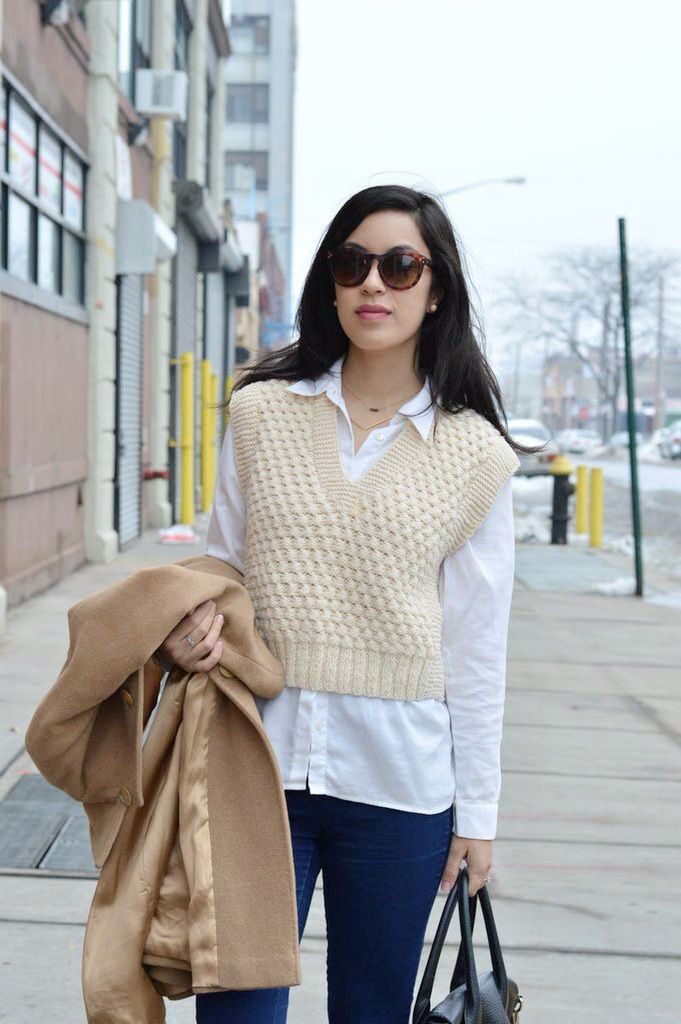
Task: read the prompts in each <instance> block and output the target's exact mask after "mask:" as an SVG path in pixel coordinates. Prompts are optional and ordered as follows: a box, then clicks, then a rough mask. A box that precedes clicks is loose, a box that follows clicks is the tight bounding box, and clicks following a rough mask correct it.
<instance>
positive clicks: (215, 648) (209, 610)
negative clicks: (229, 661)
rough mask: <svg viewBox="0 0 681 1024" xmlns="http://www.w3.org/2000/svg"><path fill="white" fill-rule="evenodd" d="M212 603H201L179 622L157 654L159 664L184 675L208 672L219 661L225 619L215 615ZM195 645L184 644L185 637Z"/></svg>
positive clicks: (214, 606)
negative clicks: (181, 671) (169, 666)
mask: <svg viewBox="0 0 681 1024" xmlns="http://www.w3.org/2000/svg"><path fill="white" fill-rule="evenodd" d="M215 608H216V605H215V601H204V603H203V604H200V605H198V606H197V607H196V608H194V610H193V611H191V612H190V613H189V615H185V617H184V618H183V619H180V621H179V622H178V624H177V625H176V626H175V629H173V630H172V632H170V633H169V634H168V636H167V637H166V638H165V640H164V641H163V643H162V644H161V646H160V647H159V648H158V649H157V650H156V652H155V653H156V655H157V656H158V659H159V661H160V662H161V663H162V664H165V665H172V666H173V667H175V666H178V667H179V668H181V669H183V670H184V671H185V672H208V671H210V669H212V668H214V667H215V666H216V665H217V663H218V661H219V660H220V655H221V654H222V648H223V643H222V640H218V637H219V636H220V630H221V629H222V623H223V622H224V617H223V616H222V615H216V614H215ZM188 636H189V637H191V639H192V640H194V641H195V642H194V644H193V646H192V644H190V643H188V642H187V637H188Z"/></svg>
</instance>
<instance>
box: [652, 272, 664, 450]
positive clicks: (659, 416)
mask: <svg viewBox="0 0 681 1024" xmlns="http://www.w3.org/2000/svg"><path fill="white" fill-rule="evenodd" d="M657 285H658V289H657V357H656V359H655V419H654V420H653V423H654V426H655V429H656V430H659V428H660V427H663V426H664V421H665V407H664V406H665V392H664V277H663V275H662V274H660V276H659V278H658V279H657Z"/></svg>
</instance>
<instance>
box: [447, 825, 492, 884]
mask: <svg viewBox="0 0 681 1024" xmlns="http://www.w3.org/2000/svg"><path fill="white" fill-rule="evenodd" d="M492 842H493V840H491V839H466V838H465V837H464V836H453V837H452V842H451V846H450V847H449V856H448V857H447V863H446V864H445V869H444V871H443V873H442V879H441V882H440V887H441V889H442V891H443V892H449V890H450V889H451V888H452V886H453V885H454V882H455V881H456V880H457V878H458V877H459V865H460V864H461V861H462V860H463V859H464V857H465V858H466V862H467V864H468V895H469V896H475V894H476V892H477V891H478V889H482V887H483V885H484V884H485V879H486V878H487V877H488V875H489V874H490V872H491V870H492Z"/></svg>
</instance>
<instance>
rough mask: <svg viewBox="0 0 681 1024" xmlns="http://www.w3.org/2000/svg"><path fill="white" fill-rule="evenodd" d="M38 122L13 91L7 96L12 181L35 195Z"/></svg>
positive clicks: (9, 167)
mask: <svg viewBox="0 0 681 1024" xmlns="http://www.w3.org/2000/svg"><path fill="white" fill-rule="evenodd" d="M37 131H38V122H37V121H36V119H35V117H34V116H33V114H32V113H31V111H30V110H29V109H28V107H27V106H26V104H25V103H24V102H23V101H22V100H20V99H19V97H18V96H17V95H16V94H15V93H11V94H10V98H9V163H8V167H7V169H8V171H9V174H10V177H11V179H12V181H13V182H14V183H15V184H16V185H20V186H21V187H22V188H23V189H25V190H26V191H27V192H30V193H31V194H32V195H35V169H36V166H37V162H36V152H37V148H38V145H37Z"/></svg>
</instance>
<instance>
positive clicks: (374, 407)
mask: <svg viewBox="0 0 681 1024" xmlns="http://www.w3.org/2000/svg"><path fill="white" fill-rule="evenodd" d="M341 386H342V387H344V388H347V389H348V391H349V392H350V394H351V395H354V396H355V398H356V399H357V401H358V402H359V403H360V405H363V406H364V408H365V409H368V410H369V412H381V410H383V409H389V408H390V407H391V405H393V406H394V405H403V404H404V402H406V400H407V399H406V398H403V399H400V401H399V402H389V403H388V405H367V404H366V402H363V401H362V399H361V398H360V397H359V395H358V394H356V392H354V391H353V390H352V388H351V387H350V385H349V384H347V383H346V382H345V381H344V380H343V378H342V377H341ZM419 390H420V388H419ZM414 394H418V391H416V392H415V393H414ZM410 397H412V398H413V397H414V396H413V395H411V396H410Z"/></svg>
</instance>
